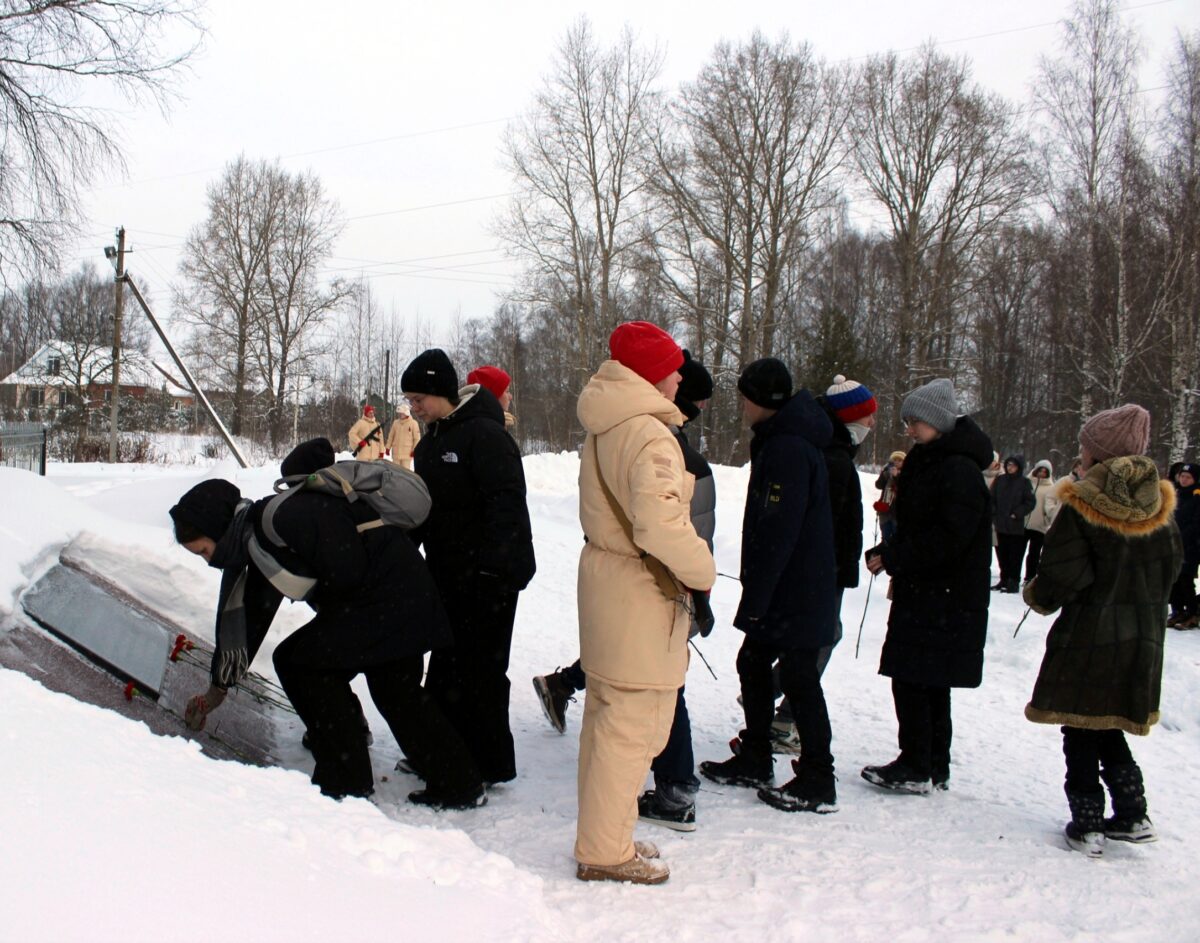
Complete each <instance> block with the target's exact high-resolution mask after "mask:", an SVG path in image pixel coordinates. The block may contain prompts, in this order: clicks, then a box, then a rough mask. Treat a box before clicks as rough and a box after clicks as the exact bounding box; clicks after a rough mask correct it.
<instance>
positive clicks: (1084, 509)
mask: <svg viewBox="0 0 1200 943" xmlns="http://www.w3.org/2000/svg"><path fill="white" fill-rule="evenodd" d="M1056 493H1057V495H1058V497H1059V498H1060V499H1061V500H1062V501H1063V502H1064V503H1065V504H1069V505H1070V506H1071V507H1073V508H1074V509H1075V510H1076V511H1078V512H1079V514H1080V515H1081V516H1082V517H1083V519H1084V520H1086V521H1088V522H1089V523H1091V524H1095V525H1096V526H1097V527H1105V528H1108V529H1109V530H1112V531H1116V532H1117V533H1118V534H1124V535H1126V536H1130V537H1138V536H1143V535H1145V534H1149V533H1152V532H1154V531H1156V530H1158V529H1159V528H1162V527H1167V526H1169V525H1170V523H1171V520H1172V515H1173V513H1174V511H1175V489H1174V488H1173V487H1172V486H1171V483H1170V482H1168V481H1161V480H1160V479H1159V477H1158V469H1157V468H1156V467H1155V466H1154V462H1152V461H1151V460H1150V459H1149V458H1147V457H1146V456H1144V455H1122V456H1119V457H1117V458H1110V459H1108V460H1107V461H1104V462H1098V463H1096V464H1095V465H1093V466H1092V467H1091V468H1089V469H1088V471H1087V474H1086V475H1085V476H1084V477H1083V478H1081V479H1080V480H1079V481H1072V480H1071V479H1070V478H1067V479H1064V480H1063V481H1062V482H1060V483H1059V484H1058V486H1057V488H1056Z"/></svg>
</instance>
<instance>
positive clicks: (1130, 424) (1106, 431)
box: [1079, 403, 1150, 462]
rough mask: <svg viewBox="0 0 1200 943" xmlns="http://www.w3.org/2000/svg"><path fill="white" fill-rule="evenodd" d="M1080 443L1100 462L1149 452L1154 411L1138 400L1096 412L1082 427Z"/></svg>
mask: <svg viewBox="0 0 1200 943" xmlns="http://www.w3.org/2000/svg"><path fill="white" fill-rule="evenodd" d="M1079 444H1080V445H1082V446H1083V447H1084V448H1085V449H1087V450H1088V452H1089V453H1090V454H1091V456H1092V458H1093V459H1095V460H1096V461H1097V462H1103V461H1105V460H1106V459H1110V458H1116V457H1117V456H1118V455H1145V454H1146V449H1148V448H1149V447H1150V414H1149V413H1148V412H1146V410H1145V409H1143V408H1142V407H1141V406H1138V405H1136V404H1135V403H1126V404H1125V405H1124V406H1118V407H1117V408H1116V409H1106V410H1104V411H1103V412H1099V413H1096V415H1094V416H1093V417H1092V418H1091V419H1089V420H1088V421H1087V422H1085V423H1084V424H1083V428H1082V429H1080V430H1079Z"/></svg>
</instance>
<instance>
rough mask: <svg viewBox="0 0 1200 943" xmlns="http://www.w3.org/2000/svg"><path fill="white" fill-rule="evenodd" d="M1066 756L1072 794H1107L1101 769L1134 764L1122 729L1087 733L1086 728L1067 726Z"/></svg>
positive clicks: (1069, 790)
mask: <svg viewBox="0 0 1200 943" xmlns="http://www.w3.org/2000/svg"><path fill="white" fill-rule="evenodd" d="M1062 735H1063V755H1064V756H1065V757H1066V758H1067V780H1066V783H1065V784H1064V787H1063V788H1064V789H1066V791H1067V794H1068V795H1089V794H1095V793H1097V792H1103V789H1102V788H1101V786H1100V768H1101V767H1104V769H1111V768H1112V767H1114V766H1121V765H1124V764H1126V763H1132V762H1133V754H1132V753H1130V752H1129V744H1127V743H1126V742H1125V734H1123V733H1121V731H1119V730H1085V729H1084V728H1082V727H1063V729H1062Z"/></svg>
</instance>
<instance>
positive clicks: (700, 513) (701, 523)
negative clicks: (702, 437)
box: [675, 427, 717, 550]
mask: <svg viewBox="0 0 1200 943" xmlns="http://www.w3.org/2000/svg"><path fill="white" fill-rule="evenodd" d="M675 441H676V442H678V443H679V449H680V451H681V452H683V467H684V469H686V470H687V471H688V472H689V473H691V475H692V476H693V477H694V478H695V479H696V487H695V488H694V489H693V490H692V504H691V508H690V514H691V518H692V526H693V527H694V528H696V533H697V534H699V535H700V537H701V538H702V539H703V540H704V542H705V543H706V544H708V549H709V550H712V547H713V534H715V533H716V530H717V484H716V482H715V481H713V473H712V466H710V465H709V464H708V459H706V458H705V457H704V456H703V455H701V454H700V453H699V452H697V451H696V448H695V446H693V445H692V443H691V442H689V441H688V438H687V435H686V434H685V433H684V431H683V427H680V428H678V429H676V430H675Z"/></svg>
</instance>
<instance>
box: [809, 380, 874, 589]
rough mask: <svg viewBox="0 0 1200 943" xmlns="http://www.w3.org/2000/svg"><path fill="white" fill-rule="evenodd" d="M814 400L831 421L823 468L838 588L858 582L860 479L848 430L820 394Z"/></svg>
mask: <svg viewBox="0 0 1200 943" xmlns="http://www.w3.org/2000/svg"><path fill="white" fill-rule="evenodd" d="M817 402H818V403H820V404H821V406H822V407H823V408H824V410H825V413H826V415H828V416H829V421H830V422H831V423H833V438H832V439H830V441H829V444H828V445H827V446H825V448H824V452H825V469H826V470H827V471H828V472H829V507H830V510H831V511H832V512H833V552H834V558H835V560H836V561H837V585H838V589H851V588H853V587H855V586H857V585H858V577H859V565H860V561H859V556H860V554H861V553H862V549H863V510H862V482H860V481H859V480H858V469H857V468H856V467H855V465H854V456H855V455H857V454H858V446H857V445H855V444H854V441H853V440H852V439H851V438H850V430H849V429H847V428H846V424H845V423H844V422H842V421H841V420H840V419H838V417H837V415H836V414H835V413H834V412H833V410H832V409H830V408H829V404H828V403H827V402H826V401H825V397H824V396H818V397H817Z"/></svg>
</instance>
